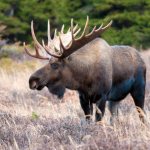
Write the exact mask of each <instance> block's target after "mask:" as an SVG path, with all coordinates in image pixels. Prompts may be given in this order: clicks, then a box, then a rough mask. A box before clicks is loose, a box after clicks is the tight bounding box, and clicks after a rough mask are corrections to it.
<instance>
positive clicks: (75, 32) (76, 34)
mask: <svg viewBox="0 0 150 150" xmlns="http://www.w3.org/2000/svg"><path fill="white" fill-rule="evenodd" d="M80 31H81V28H79V29H78V30H77V31H76V32H75V33H74V37H76V35H77V34H78V33H79V32H80Z"/></svg>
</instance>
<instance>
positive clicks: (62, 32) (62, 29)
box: [61, 24, 65, 34]
mask: <svg viewBox="0 0 150 150" xmlns="http://www.w3.org/2000/svg"><path fill="white" fill-rule="evenodd" d="M64 27H65V26H64V24H63V25H62V27H61V34H64Z"/></svg>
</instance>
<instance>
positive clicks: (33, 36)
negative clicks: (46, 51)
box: [31, 21, 43, 48]
mask: <svg viewBox="0 0 150 150" xmlns="http://www.w3.org/2000/svg"><path fill="white" fill-rule="evenodd" d="M31 34H32V38H33V40H34V42H35V44H36V45H37V46H38V47H39V48H43V47H42V45H41V44H40V43H39V42H38V40H37V39H36V36H35V33H34V27H33V21H31Z"/></svg>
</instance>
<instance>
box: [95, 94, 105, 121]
mask: <svg viewBox="0 0 150 150" xmlns="http://www.w3.org/2000/svg"><path fill="white" fill-rule="evenodd" d="M105 105H106V96H103V97H102V98H101V99H100V100H98V101H97V102H96V114H95V120H96V121H97V122H98V121H101V120H102V118H103V116H104V113H105Z"/></svg>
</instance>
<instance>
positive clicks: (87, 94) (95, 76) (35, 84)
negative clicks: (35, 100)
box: [24, 17, 146, 121]
mask: <svg viewBox="0 0 150 150" xmlns="http://www.w3.org/2000/svg"><path fill="white" fill-rule="evenodd" d="M88 23H89V17H87V20H86V23H85V27H84V29H83V32H82V33H81V35H80V34H79V33H80V29H81V28H79V27H78V25H74V22H73V19H71V26H70V28H69V29H68V31H67V32H66V33H64V25H63V26H62V28H61V31H60V32H59V34H58V33H57V31H56V32H55V33H54V38H53V39H52V38H51V35H50V23H49V21H48V32H47V34H48V43H47V44H45V42H44V41H42V44H40V43H39V42H38V40H37V38H36V36H35V33H34V27H33V21H32V22H31V34H32V38H33V40H34V47H35V52H36V53H35V54H32V53H31V51H30V50H29V49H28V48H27V46H26V44H25V43H24V48H25V51H26V53H27V54H28V55H30V56H32V57H35V58H39V59H42V60H49V63H48V64H47V65H45V66H44V67H42V68H41V69H39V70H37V71H36V72H35V73H34V74H32V75H31V77H30V79H29V87H30V88H31V89H37V90H42V89H43V88H44V87H45V86H46V87H47V88H48V89H49V92H51V93H52V94H55V95H57V96H58V97H59V98H61V97H63V95H64V93H65V89H66V88H67V89H71V90H76V91H78V93H79V99H80V104H81V107H82V109H83V111H84V113H85V116H86V119H90V116H91V115H92V114H93V103H95V104H96V107H97V111H96V114H95V118H96V121H100V120H101V119H102V117H103V115H104V112H105V104H106V101H109V102H110V107H109V109H110V112H111V114H112V116H113V114H115V113H116V108H117V104H118V102H119V101H121V100H122V99H124V98H125V97H126V96H127V95H128V94H129V93H130V94H131V96H132V98H133V100H134V103H135V105H136V106H137V107H139V108H140V109H141V110H144V98H145V84H146V66H145V63H144V61H143V60H142V58H141V57H140V54H139V53H138V52H137V50H136V49H134V48H132V47H129V46H119V45H115V46H110V45H109V44H108V43H107V42H106V41H105V40H104V39H102V38H100V37H99V36H100V35H101V34H102V33H103V32H104V31H105V30H107V29H108V28H109V27H110V26H111V24H112V21H110V22H109V23H108V24H107V25H106V26H104V27H103V25H101V26H100V27H98V28H96V26H95V27H94V28H93V30H92V31H90V32H88ZM79 35H80V36H79ZM41 51H44V52H45V53H46V55H43V53H41ZM139 116H140V115H139Z"/></svg>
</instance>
